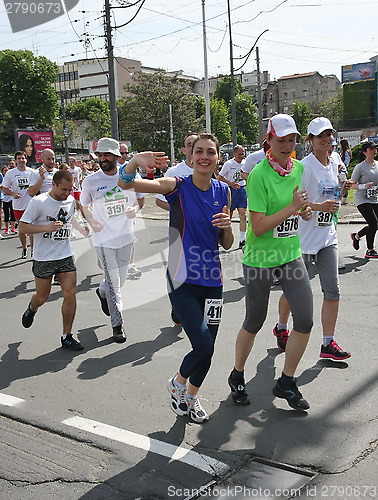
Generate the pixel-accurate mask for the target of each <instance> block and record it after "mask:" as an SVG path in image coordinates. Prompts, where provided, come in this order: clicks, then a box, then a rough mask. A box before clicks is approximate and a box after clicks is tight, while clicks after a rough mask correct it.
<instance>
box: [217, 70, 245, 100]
mask: <svg viewBox="0 0 378 500" xmlns="http://www.w3.org/2000/svg"><path fill="white" fill-rule="evenodd" d="M234 85H235V96H237V95H239V94H243V93H244V88H243V85H242V83H241V81H240V80H239V79H238V78H235V79H234ZM213 98H214V99H218V100H219V101H224V102H225V103H226V104H227V105H229V104H230V102H231V78H230V77H229V76H225V77H223V78H222V79H221V80H218V81H217V86H216V87H215V91H214V94H213Z"/></svg>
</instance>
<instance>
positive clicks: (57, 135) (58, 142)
mask: <svg viewBox="0 0 378 500" xmlns="http://www.w3.org/2000/svg"><path fill="white" fill-rule="evenodd" d="M66 129H67V141H68V143H70V141H73V140H74V139H75V138H78V137H79V135H80V134H79V133H78V132H77V125H76V123H75V122H74V121H73V120H66ZM54 143H55V146H56V147H57V148H61V149H62V150H63V149H64V134H63V122H62V121H61V120H57V122H56V123H55V126H54Z"/></svg>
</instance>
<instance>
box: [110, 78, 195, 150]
mask: <svg viewBox="0 0 378 500" xmlns="http://www.w3.org/2000/svg"><path fill="white" fill-rule="evenodd" d="M134 82H135V83H131V84H127V85H126V86H125V89H126V91H127V92H128V93H129V95H128V96H127V97H125V98H122V99H121V100H120V101H119V104H118V117H119V124H120V126H119V128H120V133H121V139H127V140H130V141H131V144H132V148H133V149H134V150H138V151H143V150H144V151H145V150H155V151H156V150H158V151H166V152H169V151H170V132H169V131H170V117H169V105H170V104H171V105H172V122H173V138H174V143H175V148H176V152H175V155H180V154H181V145H182V141H183V138H184V137H185V136H186V135H187V134H188V133H189V132H199V131H201V130H202V129H203V124H202V119H201V118H199V117H198V113H199V112H200V109H199V108H200V106H201V105H200V103H199V102H198V101H197V99H196V97H195V96H194V95H193V94H191V93H190V88H189V86H188V85H187V84H186V83H185V82H182V81H180V80H179V78H177V77H171V76H168V75H167V74H166V73H165V72H164V71H163V70H159V71H157V72H155V73H152V74H148V73H136V74H135V75H134Z"/></svg>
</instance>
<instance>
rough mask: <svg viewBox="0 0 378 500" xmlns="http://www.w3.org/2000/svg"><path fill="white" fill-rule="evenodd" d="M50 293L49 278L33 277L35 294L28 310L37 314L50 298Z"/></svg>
mask: <svg viewBox="0 0 378 500" xmlns="http://www.w3.org/2000/svg"><path fill="white" fill-rule="evenodd" d="M50 291H51V278H37V277H35V293H34V294H33V296H32V298H31V301H30V309H31V310H32V311H33V312H37V310H38V308H39V307H41V306H42V305H43V304H44V303H45V302H46V301H47V300H48V298H49V297H50Z"/></svg>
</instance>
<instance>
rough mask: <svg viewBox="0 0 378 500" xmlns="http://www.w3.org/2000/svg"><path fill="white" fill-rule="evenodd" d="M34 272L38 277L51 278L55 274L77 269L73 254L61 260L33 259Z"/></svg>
mask: <svg viewBox="0 0 378 500" xmlns="http://www.w3.org/2000/svg"><path fill="white" fill-rule="evenodd" d="M32 271H33V274H34V276H35V277H36V278H51V276H54V274H59V273H69V272H71V271H76V266H75V262H74V260H73V257H72V256H69V257H66V258H64V259H60V260H44V261H41V260H33V267H32Z"/></svg>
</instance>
